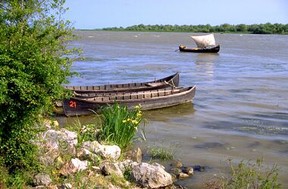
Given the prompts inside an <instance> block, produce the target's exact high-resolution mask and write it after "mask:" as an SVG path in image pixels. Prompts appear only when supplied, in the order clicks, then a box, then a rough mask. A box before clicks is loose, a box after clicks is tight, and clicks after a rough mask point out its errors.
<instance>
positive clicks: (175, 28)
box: [103, 23, 288, 34]
mask: <svg viewBox="0 0 288 189" xmlns="http://www.w3.org/2000/svg"><path fill="white" fill-rule="evenodd" d="M103 30H108V31H111V30H112V31H144V32H146V31H153V32H193V33H212V32H215V33H219V32H220V33H222V32H223V33H253V34H288V24H278V23H275V24H271V23H266V24H252V25H245V24H238V25H231V24H227V23H225V24H222V25H218V26H211V25H209V24H206V25H201V24H200V25H182V26H179V25H143V24H139V25H134V26H129V27H126V28H123V27H120V28H117V27H112V28H103Z"/></svg>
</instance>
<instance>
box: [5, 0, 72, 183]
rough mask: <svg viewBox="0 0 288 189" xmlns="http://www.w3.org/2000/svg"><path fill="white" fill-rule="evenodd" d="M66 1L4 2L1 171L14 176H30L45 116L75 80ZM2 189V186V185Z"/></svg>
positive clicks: (23, 0)
mask: <svg viewBox="0 0 288 189" xmlns="http://www.w3.org/2000/svg"><path fill="white" fill-rule="evenodd" d="M64 3H65V0H45V1H43V0H2V1H1V2H0V109H1V111H0V165H4V167H6V168H7V169H8V170H9V173H15V172H16V170H19V169H21V170H29V169H30V170H31V168H33V167H35V163H34V162H35V161H36V160H37V158H36V156H37V148H36V147H35V145H33V144H32V143H31V141H32V140H33V139H34V137H35V130H36V129H37V127H36V125H37V124H36V123H37V121H38V120H39V117H40V115H44V114H46V113H47V112H49V111H50V110H51V108H52V104H53V101H54V100H55V99H59V98H63V95H64V94H65V91H64V89H63V87H62V84H63V83H67V77H68V76H71V75H72V73H71V72H70V66H71V62H72V58H70V57H72V56H71V55H72V54H74V53H75V52H76V51H75V50H74V49H68V47H67V42H68V41H69V40H71V39H72V38H73V34H72V27H71V26H70V24H69V22H67V21H65V20H63V19H61V15H63V13H64V12H65V11H66V9H65V8H64V7H63V5H64ZM0 185H1V183H0Z"/></svg>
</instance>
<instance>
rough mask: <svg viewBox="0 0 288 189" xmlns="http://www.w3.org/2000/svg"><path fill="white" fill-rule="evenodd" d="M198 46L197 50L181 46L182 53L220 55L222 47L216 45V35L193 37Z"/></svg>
mask: <svg viewBox="0 0 288 189" xmlns="http://www.w3.org/2000/svg"><path fill="white" fill-rule="evenodd" d="M191 38H192V39H193V40H194V42H195V43H196V45H197V48H187V47H186V46H185V45H180V46H179V50H180V52H195V53H218V52H219V51H220V45H219V44H216V41H215V37H214V34H208V35H201V36H191Z"/></svg>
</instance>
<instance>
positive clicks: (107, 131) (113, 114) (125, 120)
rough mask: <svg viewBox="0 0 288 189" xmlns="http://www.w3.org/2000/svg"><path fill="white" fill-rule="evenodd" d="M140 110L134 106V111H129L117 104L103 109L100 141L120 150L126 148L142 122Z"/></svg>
mask: <svg viewBox="0 0 288 189" xmlns="http://www.w3.org/2000/svg"><path fill="white" fill-rule="evenodd" d="M140 109H141V107H140V106H136V107H135V109H133V110H129V109H128V108H127V107H126V106H119V105H118V104H117V103H115V104H114V105H113V106H108V107H106V108H104V109H103V111H102V114H103V126H102V128H101V132H100V136H99V137H100V139H101V140H104V141H106V142H108V143H114V144H117V145H118V146H119V147H120V148H126V147H127V146H128V145H129V144H130V143H131V141H132V139H133V137H134V136H135V134H136V132H137V129H138V126H139V124H140V123H141V121H142V112H141V110H140Z"/></svg>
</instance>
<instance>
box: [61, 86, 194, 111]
mask: <svg viewBox="0 0 288 189" xmlns="http://www.w3.org/2000/svg"><path fill="white" fill-rule="evenodd" d="M195 91H196V87H195V86H193V87H188V88H177V89H159V90H151V91H139V92H130V93H121V94H119V93H115V94H110V95H106V96H105V95H104V96H103V95H102V96H101V95H99V96H97V97H92V98H76V97H72V98H70V99H66V100H64V101H63V109H64V114H65V115H66V116H79V115H88V114H92V113H93V112H99V111H101V108H103V107H106V106H109V105H112V104H115V103H118V104H119V105H123V106H127V107H128V108H133V107H135V106H137V105H141V109H142V110H153V109H160V108H166V107H171V106H175V105H179V104H183V103H188V102H192V100H193V98H194V96H195Z"/></svg>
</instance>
